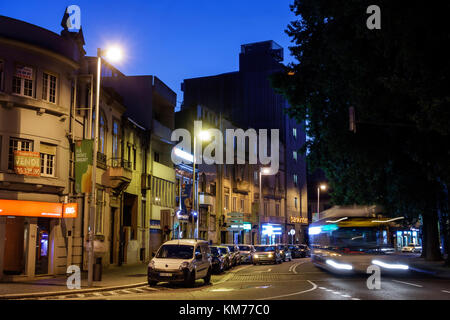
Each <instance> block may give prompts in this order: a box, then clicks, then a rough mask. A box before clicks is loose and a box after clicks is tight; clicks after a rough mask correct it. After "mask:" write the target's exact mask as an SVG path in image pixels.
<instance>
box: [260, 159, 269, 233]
mask: <svg viewBox="0 0 450 320" xmlns="http://www.w3.org/2000/svg"><path fill="white" fill-rule="evenodd" d="M269 174H270V169H269V168H264V167H261V168H259V216H260V217H261V216H262V213H263V211H262V206H263V194H262V175H269ZM259 227H260V230H261V223H260V226H259ZM259 242H261V238H260V239H259Z"/></svg>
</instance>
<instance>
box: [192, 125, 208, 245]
mask: <svg viewBox="0 0 450 320" xmlns="http://www.w3.org/2000/svg"><path fill="white" fill-rule="evenodd" d="M198 138H199V139H200V141H208V140H210V139H211V135H210V134H209V132H208V131H206V130H202V131H200V132H199V133H198ZM196 151H197V135H196V134H195V132H194V153H193V158H194V159H193V164H192V176H193V180H194V181H193V186H194V192H193V194H192V197H193V198H194V199H193V201H192V207H193V208H194V216H197V222H196V225H195V235H194V237H195V239H198V221H199V220H200V214H199V212H198V181H196V179H195V160H196V156H197V155H196Z"/></svg>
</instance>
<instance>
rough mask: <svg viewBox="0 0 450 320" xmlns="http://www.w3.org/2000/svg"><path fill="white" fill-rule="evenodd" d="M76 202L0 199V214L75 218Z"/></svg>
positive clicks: (76, 211) (76, 212)
mask: <svg viewBox="0 0 450 320" xmlns="http://www.w3.org/2000/svg"><path fill="white" fill-rule="evenodd" d="M77 214H78V205H77V204H76V203H67V204H62V203H53V202H40V201H21V200H3V199H0V215H2V216H21V217H44V218H76V217H77Z"/></svg>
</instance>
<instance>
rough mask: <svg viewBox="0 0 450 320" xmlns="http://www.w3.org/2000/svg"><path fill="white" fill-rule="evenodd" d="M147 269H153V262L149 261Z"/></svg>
mask: <svg viewBox="0 0 450 320" xmlns="http://www.w3.org/2000/svg"><path fill="white" fill-rule="evenodd" d="M148 267H149V268H150V269H155V260H150V262H149V264H148Z"/></svg>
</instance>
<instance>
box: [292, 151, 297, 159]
mask: <svg viewBox="0 0 450 320" xmlns="http://www.w3.org/2000/svg"><path fill="white" fill-rule="evenodd" d="M293 158H294V160H295V161H297V151H294V152H293Z"/></svg>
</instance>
